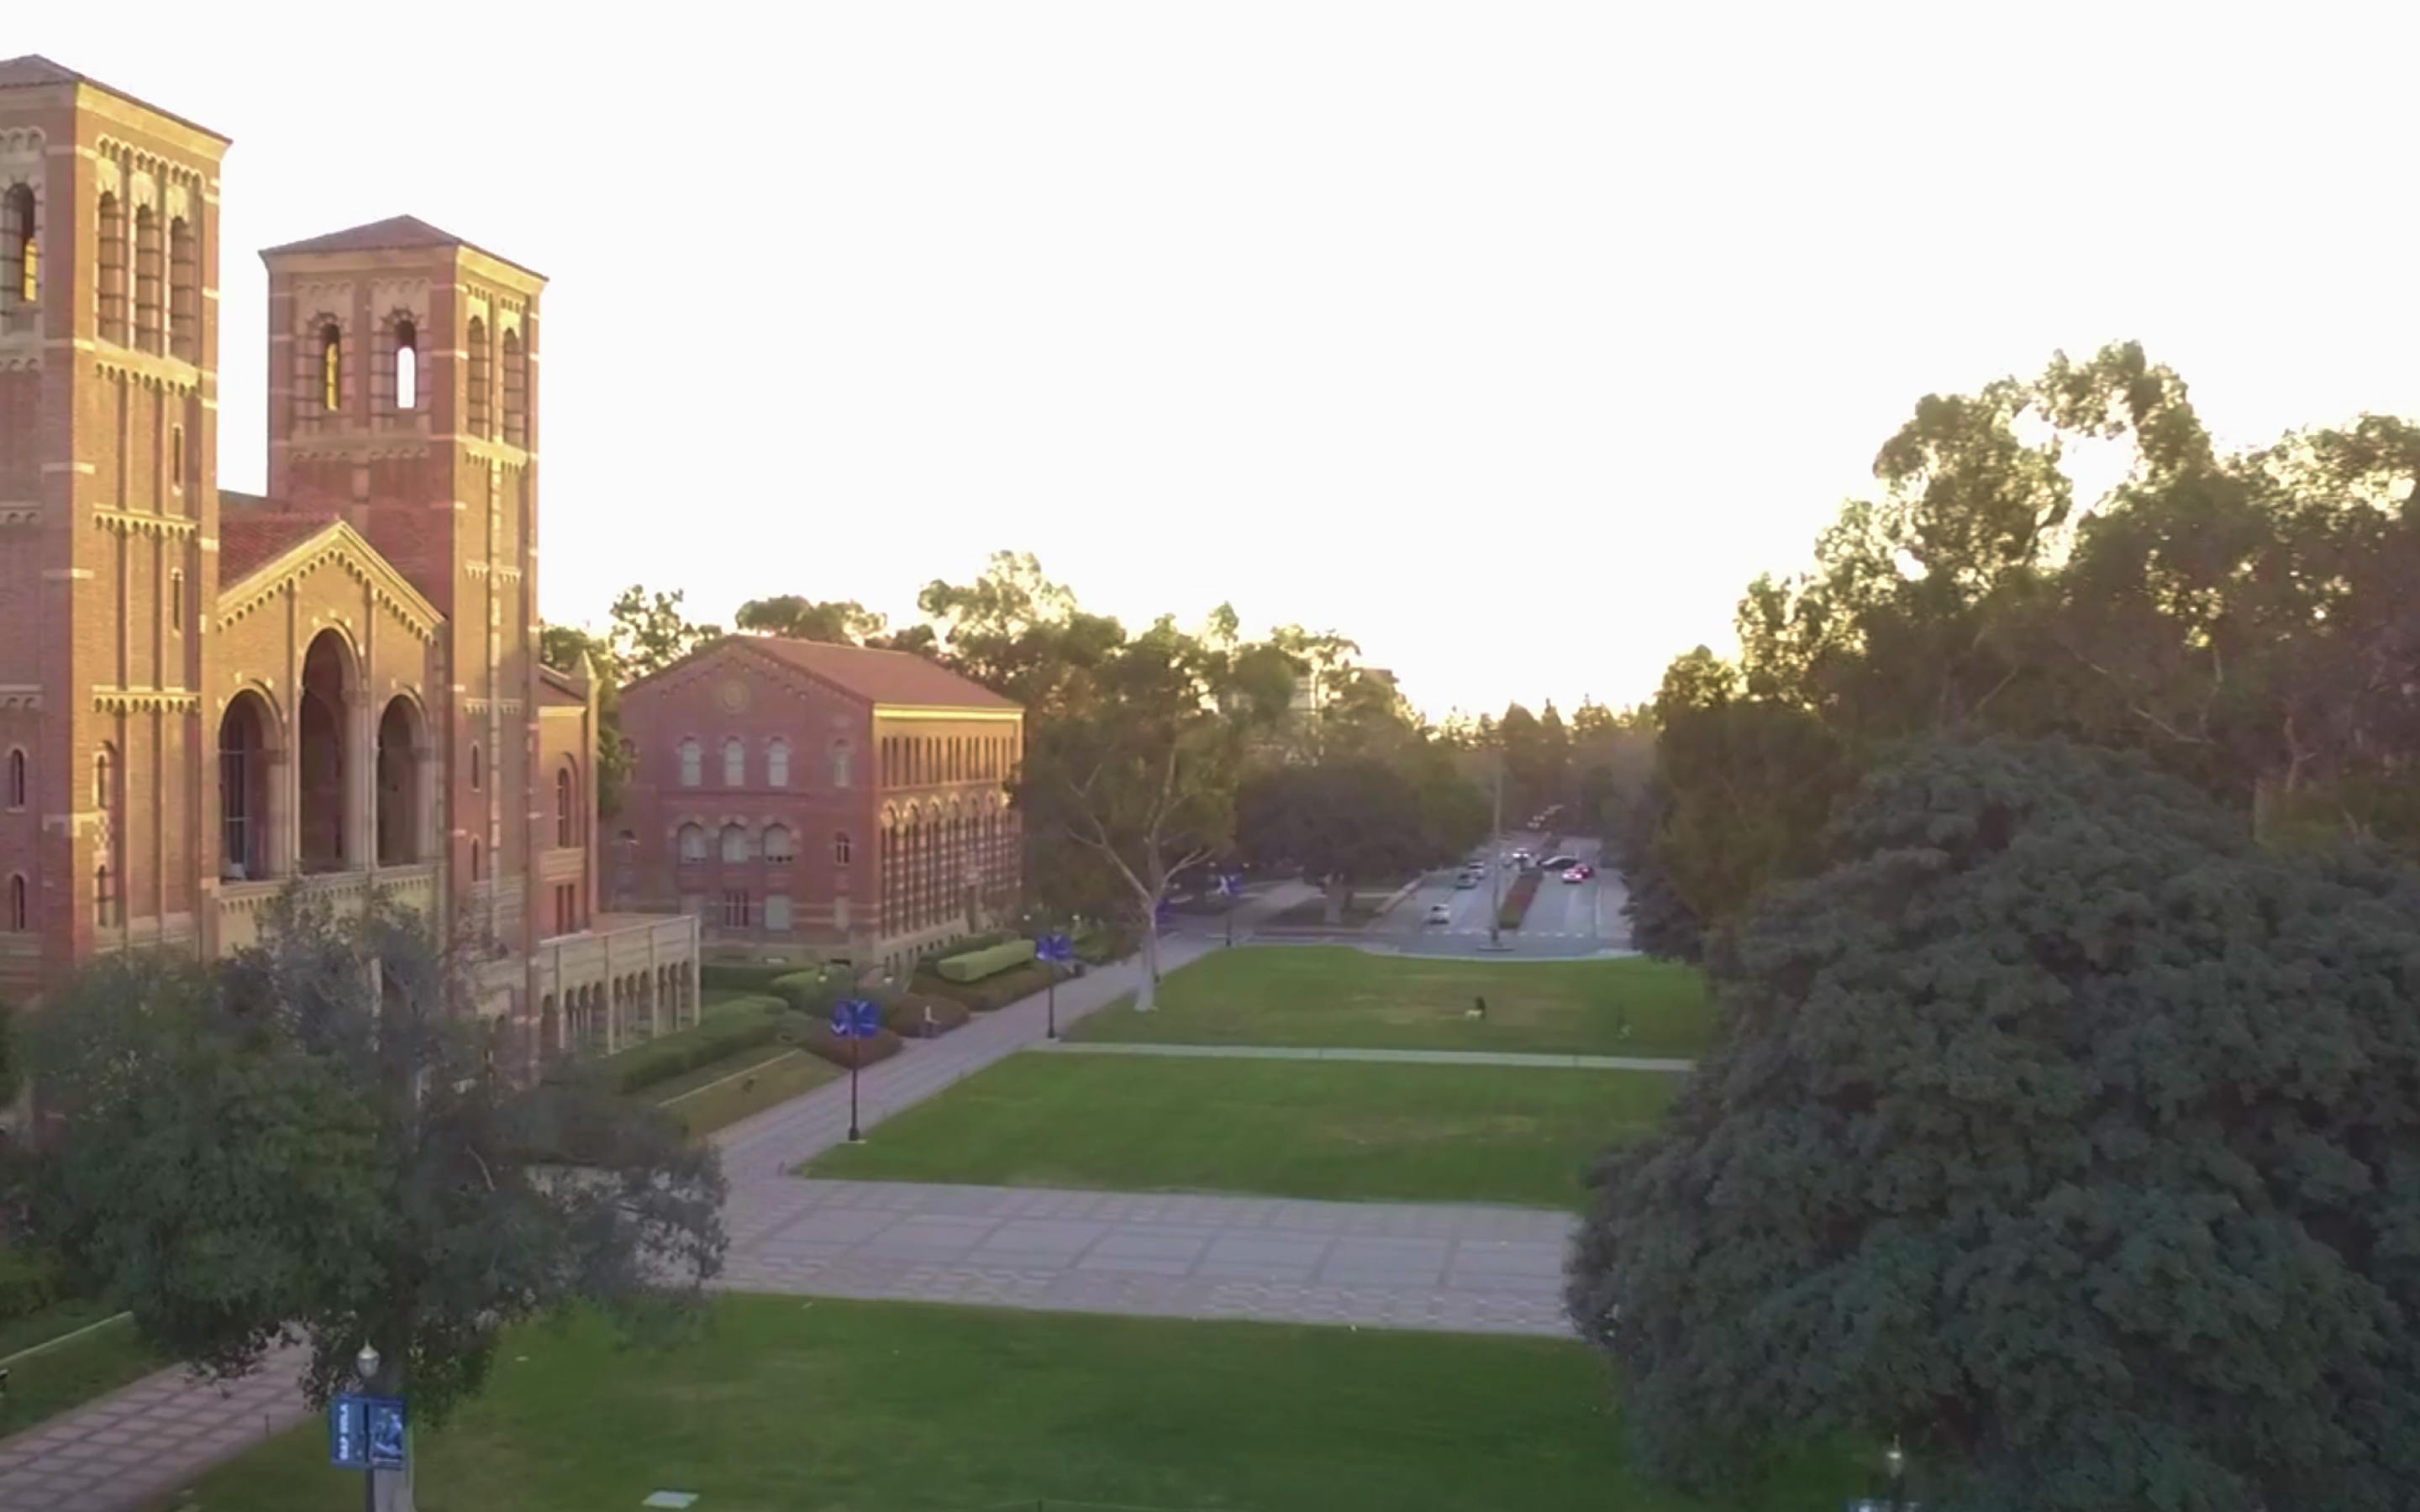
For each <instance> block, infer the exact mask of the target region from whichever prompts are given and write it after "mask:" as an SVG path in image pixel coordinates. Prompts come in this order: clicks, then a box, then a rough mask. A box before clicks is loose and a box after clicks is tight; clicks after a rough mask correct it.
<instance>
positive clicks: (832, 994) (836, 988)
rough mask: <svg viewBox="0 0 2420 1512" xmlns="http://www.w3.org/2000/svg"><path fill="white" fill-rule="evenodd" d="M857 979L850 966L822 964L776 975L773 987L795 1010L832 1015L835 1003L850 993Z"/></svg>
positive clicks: (791, 1008)
mask: <svg viewBox="0 0 2420 1512" xmlns="http://www.w3.org/2000/svg"><path fill="white" fill-rule="evenodd" d="M856 983H857V979H856V976H855V974H854V973H852V972H851V971H850V970H849V969H848V968H847V967H846V966H818V967H817V968H815V969H814V970H813V971H791V972H785V973H783V975H782V976H779V977H776V978H774V979H773V984H772V990H773V992H774V994H775V995H777V996H779V997H780V998H781V999H782V1002H783V1004H784V1005H785V1006H786V1007H788V1008H789V1010H790V1011H792V1012H794V1013H809V1014H816V1015H829V1014H830V1012H831V1007H832V1005H833V1004H834V1003H837V1002H839V1001H840V1000H841V999H842V998H844V997H846V996H847V995H849V993H850V991H851V990H852V989H853V988H854V987H855V986H856Z"/></svg>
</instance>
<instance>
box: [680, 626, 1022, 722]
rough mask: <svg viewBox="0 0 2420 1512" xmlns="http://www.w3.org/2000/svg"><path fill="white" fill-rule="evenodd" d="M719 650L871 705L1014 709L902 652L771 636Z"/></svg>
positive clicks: (740, 639)
mask: <svg viewBox="0 0 2420 1512" xmlns="http://www.w3.org/2000/svg"><path fill="white" fill-rule="evenodd" d="M721 644H723V645H741V646H752V647H754V648H755V649H756V650H758V651H762V652H764V653H765V654H766V655H768V656H772V657H774V658H776V659H777V660H781V661H785V662H788V663H789V664H790V665H791V666H793V667H796V668H798V669H799V671H804V672H807V673H809V674H810V675H812V676H815V677H820V678H822V679H823V680H824V681H825V682H828V683H831V684H834V685H836V686H838V687H841V688H842V689H844V690H845V691H847V692H850V693H854V694H856V695H857V696H858V697H859V698H861V699H865V700H867V701H869V702H875V703H909V704H915V703H922V704H926V705H930V706H932V707H936V708H948V709H1013V708H1016V704H1015V703H1014V702H1010V701H1009V700H1007V699H1004V698H1002V697H1001V696H1000V695H999V694H997V693H995V692H993V691H992V690H991V689H990V688H987V687H984V686H983V685H982V684H981V683H977V682H974V681H972V680H970V679H969V678H965V677H961V676H959V675H958V674H957V673H956V672H954V671H950V670H949V669H948V668H947V667H944V666H942V665H941V664H940V663H939V662H936V661H928V660H926V659H925V658H924V657H923V656H916V655H913V654H912V653H909V652H906V651H874V650H869V649H868V648H866V647H864V646H835V645H827V644H825V643H824V642H822V641H820V640H784V639H783V638H782V637H780V636H771V635H735V636H729V637H726V638H725V639H724V640H722V641H721Z"/></svg>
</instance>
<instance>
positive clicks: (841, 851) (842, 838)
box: [832, 829, 851, 866]
mask: <svg viewBox="0 0 2420 1512" xmlns="http://www.w3.org/2000/svg"><path fill="white" fill-rule="evenodd" d="M850 852H851V847H850V845H849V843H848V831H847V830H845V829H835V830H833V831H832V865H834V866H846V865H848V862H849V856H850Z"/></svg>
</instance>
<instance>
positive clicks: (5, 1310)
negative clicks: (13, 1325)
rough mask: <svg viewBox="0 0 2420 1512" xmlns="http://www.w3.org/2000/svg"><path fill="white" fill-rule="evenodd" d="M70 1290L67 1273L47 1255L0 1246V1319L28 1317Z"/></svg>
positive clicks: (57, 1301) (64, 1297) (62, 1296)
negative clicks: (1, 1247)
mask: <svg viewBox="0 0 2420 1512" xmlns="http://www.w3.org/2000/svg"><path fill="white" fill-rule="evenodd" d="M72 1294H73V1288H70V1287H69V1285H68V1283H67V1273H66V1272H65V1271H63V1270H61V1269H60V1268H59V1264H58V1262H57V1261H56V1260H54V1259H52V1258H51V1257H49V1256H47V1255H40V1254H37V1253H35V1252H33V1251H30V1250H20V1249H0V1323H7V1322H13V1321H14V1320H16V1319H20V1318H30V1317H32V1316H33V1315H34V1314H36V1313H38V1312H40V1311H41V1310H42V1309H43V1308H45V1307H48V1306H50V1305H52V1304H54V1303H60V1302H65V1301H66V1300H67V1299H68V1298H69V1297H70V1295H72Z"/></svg>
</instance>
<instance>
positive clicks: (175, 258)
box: [168, 215, 202, 363]
mask: <svg viewBox="0 0 2420 1512" xmlns="http://www.w3.org/2000/svg"><path fill="white" fill-rule="evenodd" d="M168 352H169V355H171V356H173V357H177V358H180V359H182V360H183V361H185V362H188V363H191V362H194V361H197V360H198V359H199V358H200V356H201V352H202V270H201V256H200V254H199V253H198V252H197V251H196V250H195V248H194V224H193V223H192V222H191V221H188V220H187V219H185V218H184V217H183V216H181V215H179V216H178V217H177V218H176V219H175V220H173V221H171V222H169V223H168Z"/></svg>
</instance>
